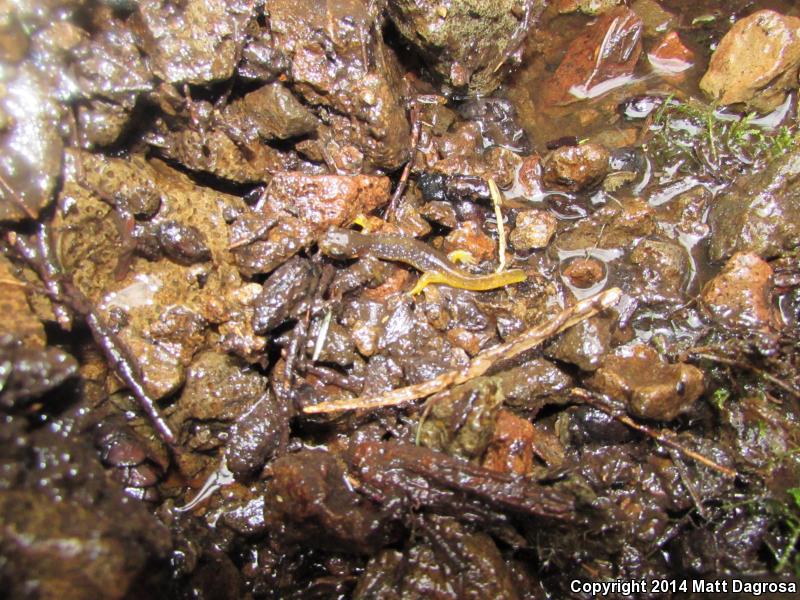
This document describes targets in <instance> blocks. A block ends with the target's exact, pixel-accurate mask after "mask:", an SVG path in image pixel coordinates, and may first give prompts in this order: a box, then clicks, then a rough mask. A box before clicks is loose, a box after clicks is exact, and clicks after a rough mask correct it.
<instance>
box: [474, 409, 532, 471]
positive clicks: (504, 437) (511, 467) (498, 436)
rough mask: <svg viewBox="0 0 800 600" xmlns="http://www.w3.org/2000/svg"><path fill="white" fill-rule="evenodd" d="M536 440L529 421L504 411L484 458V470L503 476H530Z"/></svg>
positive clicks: (500, 415)
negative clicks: (507, 474)
mask: <svg viewBox="0 0 800 600" xmlns="http://www.w3.org/2000/svg"><path fill="white" fill-rule="evenodd" d="M534 436H535V431H534V429H533V425H532V424H531V422H530V421H528V420H527V419H522V418H520V417H518V416H516V415H515V414H514V413H512V412H509V411H507V410H501V411H500V412H498V413H497V421H495V425H494V433H493V435H492V439H491V440H490V441H489V447H488V448H487V449H486V453H485V454H484V456H483V466H484V467H486V468H487V469H491V470H492V471H499V472H501V473H510V474H512V475H527V474H528V473H530V471H531V468H532V467H533V438H534Z"/></svg>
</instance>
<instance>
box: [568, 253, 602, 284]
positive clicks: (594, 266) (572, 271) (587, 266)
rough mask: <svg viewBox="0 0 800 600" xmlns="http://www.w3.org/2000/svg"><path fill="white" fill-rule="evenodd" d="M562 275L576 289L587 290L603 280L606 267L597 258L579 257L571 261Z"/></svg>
mask: <svg viewBox="0 0 800 600" xmlns="http://www.w3.org/2000/svg"><path fill="white" fill-rule="evenodd" d="M562 273H563V275H564V277H566V278H567V280H568V281H569V282H570V283H571V284H572V285H574V286H575V287H576V288H580V289H586V288H590V287H592V286H593V285H594V284H596V283H597V282H599V281H600V280H601V279H603V277H604V276H605V274H606V267H605V265H604V264H603V263H602V262H601V261H600V260H598V259H596V258H584V257H578V258H574V259H573V260H571V261H569V262H568V263H567V265H566V266H565V267H564V270H563V271H562Z"/></svg>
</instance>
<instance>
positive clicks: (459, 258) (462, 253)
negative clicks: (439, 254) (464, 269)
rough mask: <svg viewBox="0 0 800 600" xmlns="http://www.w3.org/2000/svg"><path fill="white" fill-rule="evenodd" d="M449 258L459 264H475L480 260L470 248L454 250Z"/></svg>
mask: <svg viewBox="0 0 800 600" xmlns="http://www.w3.org/2000/svg"><path fill="white" fill-rule="evenodd" d="M447 258H448V259H449V260H450V262H452V263H454V264H457V265H474V264H476V263H477V262H478V261H477V260H475V257H474V256H473V255H472V252H470V251H469V250H453V251H452V252H450V253H449V254H448V255H447Z"/></svg>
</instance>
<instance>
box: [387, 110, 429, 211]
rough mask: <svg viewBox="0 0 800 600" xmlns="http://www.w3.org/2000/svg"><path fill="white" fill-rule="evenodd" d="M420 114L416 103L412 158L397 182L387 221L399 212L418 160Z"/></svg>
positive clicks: (412, 118) (413, 122) (412, 122)
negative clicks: (413, 168)
mask: <svg viewBox="0 0 800 600" xmlns="http://www.w3.org/2000/svg"><path fill="white" fill-rule="evenodd" d="M419 112H420V110H419V106H418V105H417V103H416V102H414V104H413V105H412V106H411V158H409V159H408V162H406V166H405V167H403V172H402V173H401V175H400V180H399V181H398V182H397V187H396V188H395V190H394V194H392V199H391V200H390V201H389V208H387V209H386V220H387V221H388V220H389V219H390V218H391V217H392V215H394V211H395V210H397V204H398V203H399V202H400V198H401V197H402V196H403V193H404V192H405V191H406V186H407V185H408V177H409V175H410V174H411V167H412V166H414V160H416V158H417V150H418V148H417V147H418V146H419V136H420V133H421V131H422V123H421V122H420V118H419Z"/></svg>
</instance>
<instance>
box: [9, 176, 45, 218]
mask: <svg viewBox="0 0 800 600" xmlns="http://www.w3.org/2000/svg"><path fill="white" fill-rule="evenodd" d="M0 186H2V187H3V189H5V190H6V193H7V194H8V195H9V196H10V198H11V200H12V201H13V202H14V204H16V205H17V208H18V209H19V210H20V211H21V212H22V213H23V214H24V215H25V216H26V217H28V218H29V219H35V218H36V214H35V213H34V212H33V211H32V210H31V209H30V207H29V206H28V205H27V204H25V201H24V200H23V199H22V198H21V197H20V195H19V194H18V193H17V191H16V190H15V189H14V188H12V187H11V186H10V185H9V183H8V182H7V181H6V178H5V177H3V176H2V175H0Z"/></svg>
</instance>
